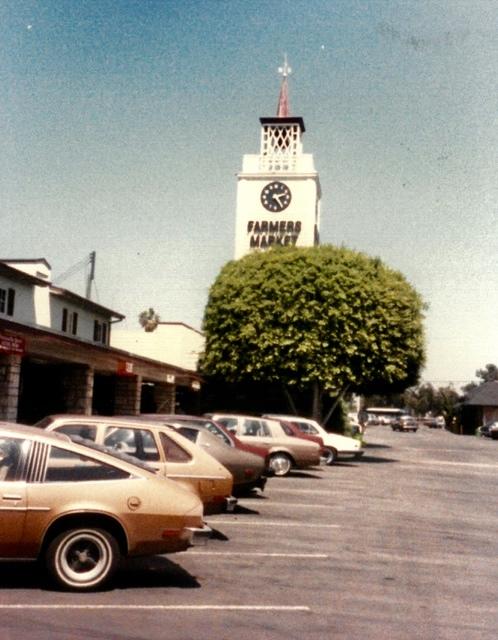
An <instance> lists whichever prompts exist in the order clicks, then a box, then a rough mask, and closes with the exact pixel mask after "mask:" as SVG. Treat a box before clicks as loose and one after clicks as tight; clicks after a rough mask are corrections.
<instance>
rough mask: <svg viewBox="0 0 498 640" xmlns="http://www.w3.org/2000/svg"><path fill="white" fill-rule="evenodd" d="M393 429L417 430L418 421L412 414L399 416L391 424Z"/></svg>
mask: <svg viewBox="0 0 498 640" xmlns="http://www.w3.org/2000/svg"><path fill="white" fill-rule="evenodd" d="M391 429H392V430H393V431H413V432H415V431H417V429H418V422H417V421H416V419H415V418H412V416H400V417H399V418H396V420H395V421H394V422H393V423H392V424H391Z"/></svg>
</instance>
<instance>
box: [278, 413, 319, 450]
mask: <svg viewBox="0 0 498 640" xmlns="http://www.w3.org/2000/svg"><path fill="white" fill-rule="evenodd" d="M275 419H276V418H273V420H275ZM277 420H278V422H279V423H280V424H281V425H282V429H283V430H284V431H285V433H286V434H287V435H288V436H294V437H295V438H303V439H304V440H310V441H311V442H316V443H317V444H319V445H320V456H321V457H323V456H324V455H325V445H324V443H323V440H322V438H321V437H320V436H313V435H311V434H309V433H303V432H302V431H301V430H300V429H299V427H298V426H297V425H296V424H294V423H293V422H290V421H289V420H280V419H278V418H277Z"/></svg>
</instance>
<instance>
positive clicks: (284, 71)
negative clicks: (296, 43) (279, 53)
mask: <svg viewBox="0 0 498 640" xmlns="http://www.w3.org/2000/svg"><path fill="white" fill-rule="evenodd" d="M278 72H279V73H281V74H282V76H283V77H284V78H287V76H289V75H290V74H291V73H292V69H291V68H290V67H289V65H288V64H287V54H286V53H284V66H283V67H279V68H278Z"/></svg>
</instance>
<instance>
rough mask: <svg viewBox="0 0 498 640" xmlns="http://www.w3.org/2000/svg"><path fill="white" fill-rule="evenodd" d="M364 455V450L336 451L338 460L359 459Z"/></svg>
mask: <svg viewBox="0 0 498 640" xmlns="http://www.w3.org/2000/svg"><path fill="white" fill-rule="evenodd" d="M364 453H365V450H364V449H354V450H352V451H338V452H337V455H338V457H339V458H342V457H344V458H361V456H362V455H363V454H364Z"/></svg>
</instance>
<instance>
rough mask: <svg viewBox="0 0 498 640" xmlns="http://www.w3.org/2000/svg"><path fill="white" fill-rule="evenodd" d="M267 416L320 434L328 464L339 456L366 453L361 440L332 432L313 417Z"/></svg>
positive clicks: (357, 455) (302, 429) (357, 456)
mask: <svg viewBox="0 0 498 640" xmlns="http://www.w3.org/2000/svg"><path fill="white" fill-rule="evenodd" d="M265 417H267V418H276V419H277V420H287V421H288V422H292V423H293V424H295V425H296V426H297V427H298V428H299V429H300V430H301V431H302V432H303V433H307V434H310V435H317V436H320V437H321V438H322V440H323V444H324V445H325V463H326V464H334V462H336V460H337V459H338V458H346V457H347V458H351V457H353V458H360V457H361V456H362V455H363V453H364V450H363V448H362V444H361V441H360V440H357V439H356V438H349V437H348V436H341V435H340V434H338V433H330V431H326V430H325V429H324V428H323V427H322V425H321V424H319V423H318V422H317V421H316V420H311V418H302V417H301V416H288V415H287V416H284V415H275V414H266V415H265Z"/></svg>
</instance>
